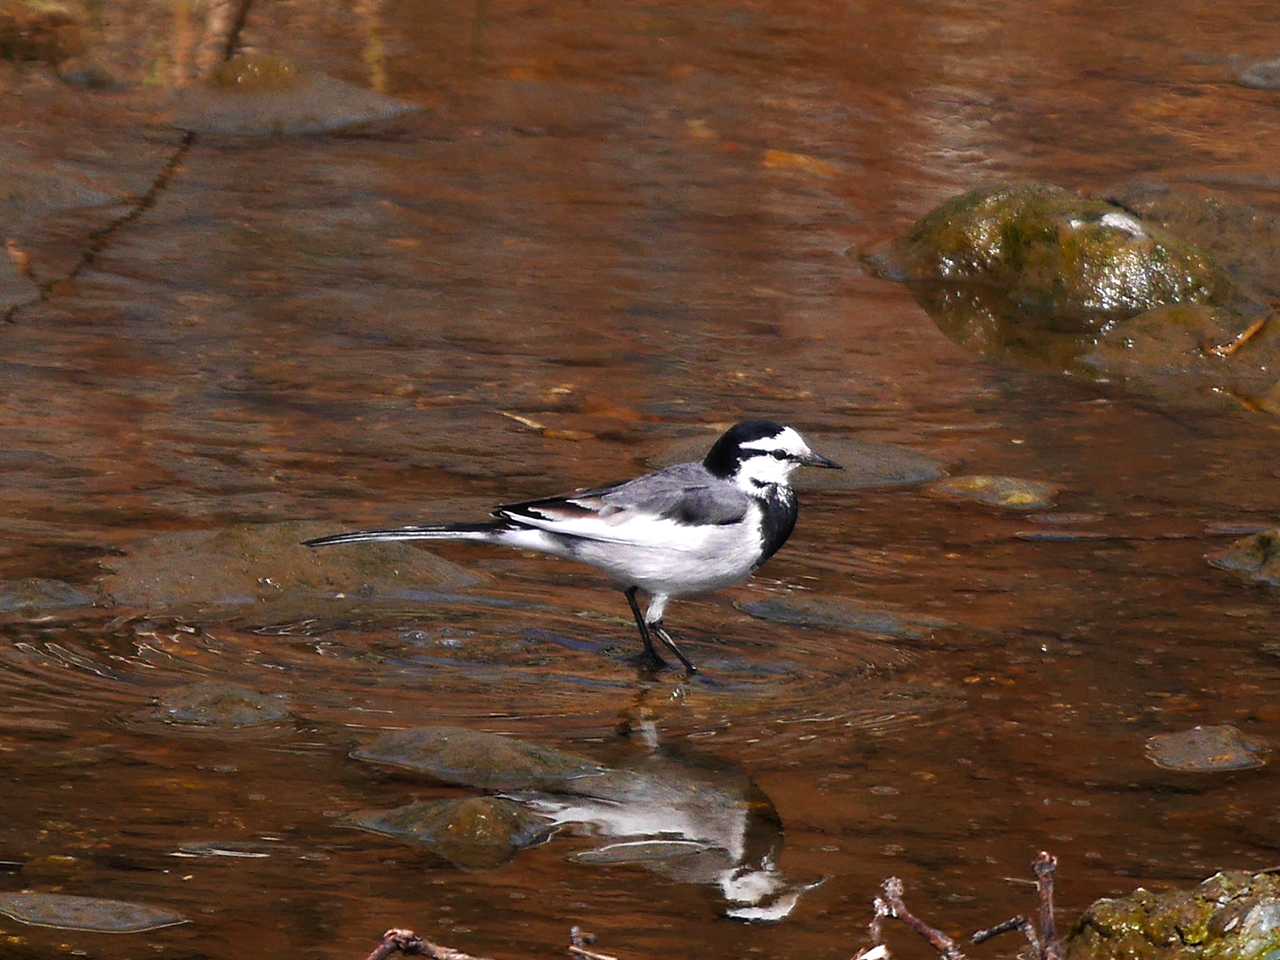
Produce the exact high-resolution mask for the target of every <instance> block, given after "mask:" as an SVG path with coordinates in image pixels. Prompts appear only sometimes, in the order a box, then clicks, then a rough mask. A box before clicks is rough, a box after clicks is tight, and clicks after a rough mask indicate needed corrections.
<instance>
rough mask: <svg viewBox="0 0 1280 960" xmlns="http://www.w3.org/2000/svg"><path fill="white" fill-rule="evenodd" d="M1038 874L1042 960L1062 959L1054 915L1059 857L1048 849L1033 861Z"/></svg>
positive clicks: (1033, 868) (1033, 867)
mask: <svg viewBox="0 0 1280 960" xmlns="http://www.w3.org/2000/svg"><path fill="white" fill-rule="evenodd" d="M1031 869H1032V871H1033V872H1034V873H1035V875H1036V889H1037V890H1038V891H1039V892H1040V936H1041V938H1042V940H1043V946H1042V947H1041V949H1040V951H1039V953H1040V956H1041V958H1042V960H1062V944H1060V943H1059V942H1058V927H1057V924H1056V923H1055V921H1054V917H1053V876H1054V872H1055V871H1056V870H1057V869H1058V858H1057V857H1055V856H1054V855H1053V854H1051V853H1049V852H1048V851H1047V850H1041V851H1040V855H1039V856H1037V857H1036V858H1035V860H1033V861H1032V862H1031Z"/></svg>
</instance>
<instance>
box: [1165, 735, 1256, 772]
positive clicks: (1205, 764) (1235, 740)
mask: <svg viewBox="0 0 1280 960" xmlns="http://www.w3.org/2000/svg"><path fill="white" fill-rule="evenodd" d="M1270 749H1271V748H1270V746H1268V744H1267V743H1266V741H1264V740H1261V739H1259V738H1258V737H1247V736H1245V735H1244V734H1243V733H1241V732H1240V731H1239V730H1237V729H1236V728H1235V727H1233V726H1231V725H1230V724H1220V725H1217V726H1197V727H1192V728H1191V729H1190V730H1179V731H1177V732H1176V733H1160V734H1157V735H1156V736H1154V737H1151V738H1150V739H1148V740H1147V757H1148V759H1150V761H1151V762H1152V763H1154V764H1155V765H1156V766H1157V767H1163V768H1164V769H1166V770H1180V771H1182V772H1184V773H1213V772H1216V771H1225V770H1251V769H1253V768H1254V767H1261V766H1262V765H1264V764H1265V763H1266V762H1267V761H1266V759H1265V756H1266V754H1267V753H1268V752H1269V751H1270Z"/></svg>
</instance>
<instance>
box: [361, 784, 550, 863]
mask: <svg viewBox="0 0 1280 960" xmlns="http://www.w3.org/2000/svg"><path fill="white" fill-rule="evenodd" d="M352 822H353V823H354V824H355V825H356V826H358V827H361V828H362V829H365V830H370V831H372V832H374V833H380V834H383V835H384V836H388V837H394V838H395V839H397V840H405V841H408V842H409V843H414V844H418V845H420V846H424V847H426V848H427V849H429V850H430V851H431V852H432V853H435V854H437V855H438V856H441V857H443V858H444V859H445V860H448V861H449V862H450V863H452V864H453V865H454V866H456V867H461V868H463V869H465V870H480V869H485V868H489V867H496V866H499V865H501V864H503V863H506V862H507V861H508V860H510V859H511V858H512V857H513V856H515V854H516V852H517V851H519V850H521V849H523V848H524V847H527V846H531V845H532V844H534V843H538V842H539V841H541V840H543V839H545V838H546V836H547V835H548V834H549V833H550V832H551V830H552V826H553V825H552V822H551V820H549V819H548V818H547V817H541V816H539V815H538V814H536V813H532V812H530V811H528V810H526V809H525V808H524V807H522V806H520V805H519V804H518V803H515V802H513V801H511V800H504V799H503V798H501V797H467V798H466V799H462V800H424V801H419V802H417V803H410V804H406V805H405V806H403V807H397V808H396V809H394V810H374V811H365V812H363V813H359V814H356V816H355V817H353V818H352Z"/></svg>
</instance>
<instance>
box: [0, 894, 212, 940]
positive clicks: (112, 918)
mask: <svg viewBox="0 0 1280 960" xmlns="http://www.w3.org/2000/svg"><path fill="white" fill-rule="evenodd" d="M0 913H3V914H5V915H6V916H10V917H13V919H15V920H17V921H19V922H21V923H28V924H32V925H33V926H39V927H56V928H58V929H59V930H85V931H91V932H95V933H145V932H147V931H148V930H160V929H162V928H164V927H172V926H176V925H177V924H179V923H186V922H187V919H186V917H183V916H181V915H180V914H177V913H174V912H172V911H170V910H162V909H159V908H157V907H147V906H142V905H140V904H136V903H125V902H124V901H121V900H99V899H97V898H96V897H72V896H66V895H63V894H53V893H0Z"/></svg>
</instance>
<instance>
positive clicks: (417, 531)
mask: <svg viewBox="0 0 1280 960" xmlns="http://www.w3.org/2000/svg"><path fill="white" fill-rule="evenodd" d="M507 529H510V525H509V524H507V523H504V522H503V521H501V520H492V521H489V522H488V523H438V524H432V525H431V526H426V527H399V528H397V529H395V530H353V531H352V532H350V533H335V534H333V535H332V536H328V537H316V538H315V539H313V540H304V541H303V545H304V546H308V547H330V546H333V545H334V544H339V543H373V542H378V541H388V540H493V539H495V537H496V535H497V534H498V533H499V532H500V531H502V530H507Z"/></svg>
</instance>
